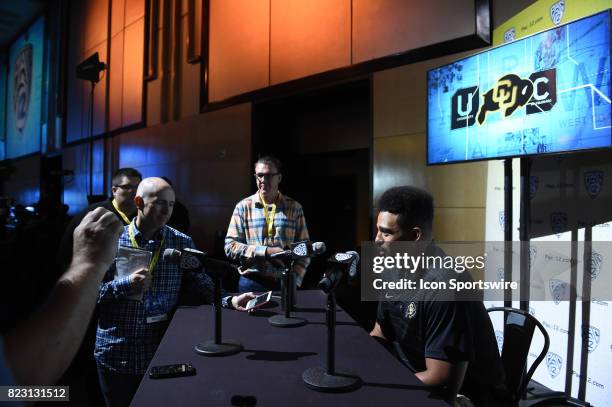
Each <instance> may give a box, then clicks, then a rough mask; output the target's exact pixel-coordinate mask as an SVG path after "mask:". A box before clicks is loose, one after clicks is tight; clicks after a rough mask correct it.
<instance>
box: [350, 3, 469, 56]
mask: <svg viewBox="0 0 612 407" xmlns="http://www.w3.org/2000/svg"><path fill="white" fill-rule="evenodd" d="M474 13H475V10H474V0H453V1H447V0H429V1H427V2H426V3H423V2H422V1H419V0H377V1H371V0H353V44H352V47H353V63H358V62H363V61H367V60H370V59H374V58H380V57H383V56H386V55H391V54H394V53H397V52H403V51H406V50H410V49H415V48H420V47H423V46H425V45H431V44H435V43H438V42H442V41H445V40H449V39H453V38H459V37H463V36H466V35H469V34H473V33H474V27H475V22H474Z"/></svg>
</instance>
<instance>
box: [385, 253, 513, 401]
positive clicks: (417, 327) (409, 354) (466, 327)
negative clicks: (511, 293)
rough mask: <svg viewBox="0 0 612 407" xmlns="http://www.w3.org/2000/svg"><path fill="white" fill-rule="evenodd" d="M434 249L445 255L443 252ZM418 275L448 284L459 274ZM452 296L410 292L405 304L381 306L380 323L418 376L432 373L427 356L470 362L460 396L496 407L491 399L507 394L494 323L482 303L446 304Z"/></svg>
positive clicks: (386, 335) (406, 293) (404, 360)
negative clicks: (428, 367) (427, 368)
mask: <svg viewBox="0 0 612 407" xmlns="http://www.w3.org/2000/svg"><path fill="white" fill-rule="evenodd" d="M430 249H431V250H433V251H434V252H438V253H441V254H442V255H443V252H442V251H441V250H440V249H438V248H435V247H434V248H433V249H432V248H430ZM418 277H420V278H423V279H424V280H427V281H448V280H449V279H450V278H458V275H457V273H455V272H454V271H452V270H425V271H423V272H422V273H421V275H420V276H418ZM463 278H469V277H467V276H463ZM447 298H448V297H447V296H445V294H442V293H441V292H439V291H436V290H411V291H409V292H404V293H403V294H402V300H401V301H382V302H380V303H379V306H378V314H377V322H378V324H379V325H380V328H381V330H382V333H383V335H384V336H385V337H386V338H387V339H388V340H389V341H392V342H393V345H394V348H395V350H396V352H397V354H398V356H399V358H400V359H401V360H402V361H403V362H404V363H405V364H406V365H407V366H408V367H409V368H411V369H412V370H413V371H414V372H421V371H424V370H426V365H425V359H426V358H431V359H439V360H444V361H448V362H451V363H453V362H458V361H468V362H469V363H468V369H467V372H466V375H465V379H464V382H463V386H462V388H461V390H460V393H461V394H465V395H466V396H468V397H469V398H470V399H471V400H472V401H473V402H474V403H475V404H476V405H496V404H490V403H491V398H495V397H500V396H501V395H502V394H503V388H504V373H503V368H502V364H501V358H500V355H499V350H498V347H497V341H496V340H495V334H494V331H493V325H492V324H491V320H490V319H489V316H488V314H487V312H486V310H485V308H484V305H483V303H482V302H476V301H443V300H442V299H447Z"/></svg>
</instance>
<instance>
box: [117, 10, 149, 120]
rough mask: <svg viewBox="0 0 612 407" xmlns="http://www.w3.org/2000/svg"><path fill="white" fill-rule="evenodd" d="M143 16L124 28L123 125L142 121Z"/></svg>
mask: <svg viewBox="0 0 612 407" xmlns="http://www.w3.org/2000/svg"><path fill="white" fill-rule="evenodd" d="M143 56H144V18H141V19H139V20H138V21H136V22H135V23H133V24H131V25H129V26H127V27H126V28H125V41H124V49H123V115H122V124H123V126H129V125H130V124H134V123H139V122H140V121H142V90H143V82H142V77H143V69H144V68H143V61H144V58H143Z"/></svg>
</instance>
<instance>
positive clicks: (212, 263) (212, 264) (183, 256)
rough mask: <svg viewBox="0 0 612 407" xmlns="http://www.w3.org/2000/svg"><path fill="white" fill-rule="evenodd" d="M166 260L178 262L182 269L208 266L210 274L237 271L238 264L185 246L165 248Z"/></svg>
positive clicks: (197, 269)
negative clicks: (181, 247)
mask: <svg viewBox="0 0 612 407" xmlns="http://www.w3.org/2000/svg"><path fill="white" fill-rule="evenodd" d="M163 259H164V261H171V262H178V263H179V264H180V266H179V267H180V268H181V269H182V270H187V271H192V272H196V273H197V272H199V271H202V269H203V268H206V272H207V273H208V274H215V275H223V274H226V273H233V272H235V271H236V266H234V265H232V264H230V263H228V262H226V261H222V260H216V259H212V258H210V257H208V254H207V253H205V252H201V251H199V250H196V249H190V248H185V249H183V251H180V250H177V249H166V250H164V257H163Z"/></svg>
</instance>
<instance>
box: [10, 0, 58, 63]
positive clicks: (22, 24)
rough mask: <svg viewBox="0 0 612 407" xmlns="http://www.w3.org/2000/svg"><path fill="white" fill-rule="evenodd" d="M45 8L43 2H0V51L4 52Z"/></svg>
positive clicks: (45, 4)
mask: <svg viewBox="0 0 612 407" xmlns="http://www.w3.org/2000/svg"><path fill="white" fill-rule="evenodd" d="M46 6H47V1H45V0H0V51H4V50H6V49H7V48H8V47H9V46H10V43H11V41H12V40H13V39H14V38H15V37H16V36H17V35H18V34H19V33H21V32H22V31H23V30H24V29H25V28H26V27H27V25H28V24H29V23H31V22H32V21H33V19H34V18H35V17H37V16H39V15H40V14H41V13H42V12H43V11H44V9H45V7H46Z"/></svg>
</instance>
